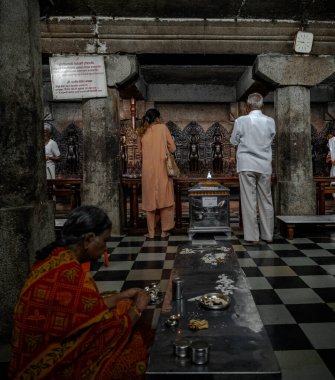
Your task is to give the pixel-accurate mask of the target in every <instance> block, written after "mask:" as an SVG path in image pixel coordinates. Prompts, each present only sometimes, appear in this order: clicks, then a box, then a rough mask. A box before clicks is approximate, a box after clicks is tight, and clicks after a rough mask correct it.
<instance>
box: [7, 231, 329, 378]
mask: <svg viewBox="0 0 335 380" xmlns="http://www.w3.org/2000/svg"><path fill="white" fill-rule="evenodd" d="M242 235H243V234H242V231H241V230H240V229H239V228H238V227H237V226H235V227H233V229H232V232H231V234H230V233H228V234H221V235H205V234H196V235H195V236H194V239H193V241H192V244H194V245H198V244H202V245H210V244H225V245H227V246H232V247H233V248H234V250H235V252H236V254H237V256H238V260H239V263H240V265H241V267H242V269H243V270H244V272H245V274H246V276H247V278H248V281H249V285H250V289H251V292H252V295H253V297H254V300H255V303H256V305H257V308H258V310H259V313H260V316H261V319H262V321H263V323H264V325H265V329H266V331H267V333H268V335H269V337H270V340H271V342H272V345H273V349H274V351H275V354H276V356H277V359H278V362H279V365H280V367H281V371H282V379H283V380H299V379H301V380H302V379H303V380H331V379H335V360H334V359H335V277H334V276H335V230H334V229H333V230H332V229H327V228H322V229H318V228H313V229H310V230H304V231H299V230H297V232H296V238H295V239H294V240H291V241H288V240H286V239H285V238H283V237H281V236H280V235H278V234H277V235H276V236H275V239H274V241H273V243H272V244H269V245H268V244H265V243H264V244H261V245H260V246H258V247H256V246H247V245H245V244H244V243H243V239H242V237H243V236H242ZM186 242H187V243H189V241H188V236H187V235H186V234H180V235H178V234H177V235H176V234H173V235H171V236H170V237H169V238H168V239H166V240H163V239H160V238H158V237H157V238H156V239H154V240H145V238H144V237H143V236H139V235H125V236H120V237H111V240H110V241H109V242H108V243H107V244H108V253H109V266H108V267H107V266H106V265H105V263H104V262H103V260H101V261H99V262H96V263H93V264H92V267H91V274H92V275H93V277H94V279H95V280H96V282H97V284H98V287H99V289H100V291H107V290H109V291H110V290H116V291H120V290H124V289H127V288H129V287H133V286H136V287H144V286H147V285H150V284H151V283H152V282H159V283H160V286H161V288H162V290H163V291H164V290H165V289H166V287H167V283H168V279H169V277H170V274H171V269H172V267H173V263H174V257H175V254H176V252H177V250H178V247H180V246H182V245H183V244H185V243H186ZM159 314H160V305H158V306H149V308H148V309H147V310H146V311H145V313H144V318H146V320H147V321H150V322H151V323H152V325H153V327H155V326H156V324H157V321H158V318H159ZM0 356H1V347H0Z"/></svg>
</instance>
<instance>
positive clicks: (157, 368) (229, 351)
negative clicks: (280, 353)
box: [146, 246, 281, 380]
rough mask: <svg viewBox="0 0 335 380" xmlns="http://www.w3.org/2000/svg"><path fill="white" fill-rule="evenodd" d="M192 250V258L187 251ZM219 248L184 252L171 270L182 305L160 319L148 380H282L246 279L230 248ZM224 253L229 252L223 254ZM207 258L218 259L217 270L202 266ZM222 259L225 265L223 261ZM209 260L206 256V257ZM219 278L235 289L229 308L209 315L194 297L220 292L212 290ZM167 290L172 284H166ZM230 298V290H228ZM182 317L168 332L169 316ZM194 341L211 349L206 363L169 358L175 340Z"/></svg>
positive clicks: (197, 247)
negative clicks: (202, 325) (204, 324)
mask: <svg viewBox="0 0 335 380" xmlns="http://www.w3.org/2000/svg"><path fill="white" fill-rule="evenodd" d="M185 249H192V250H193V251H194V253H190V251H185ZM224 249H225V248H223V247H222V246H207V247H200V246H196V247H194V246H193V247H192V246H190V247H182V249H181V250H180V251H179V252H178V254H177V255H176V259H175V264H174V272H175V274H174V275H176V274H177V275H179V276H180V277H182V278H183V279H184V298H183V300H181V301H180V300H178V301H172V302H171V306H172V310H171V311H170V312H168V313H164V312H162V313H161V316H160V319H159V322H158V326H157V330H156V336H155V341H154V344H153V346H152V348H151V351H150V358H149V366H148V370H147V373H146V379H160V378H171V379H181V378H182V379H215V380H219V379H220V380H221V379H224V380H226V379H243V380H244V379H248V380H251V379H280V378H281V374H280V369H279V366H278V363H277V360H276V357H275V355H274V352H273V349H272V346H271V343H270V341H269V338H268V336H267V334H266V332H265V329H264V326H263V324H262V321H261V319H260V316H259V314H258V311H257V308H256V305H255V303H254V300H253V298H252V295H251V292H250V290H249V289H248V286H247V282H246V277H245V274H244V272H243V271H242V269H241V268H240V266H239V263H238V261H237V258H236V254H235V252H234V251H233V249H232V248H230V249H229V250H228V251H227V252H222V250H224ZM226 249H227V248H226ZM208 254H210V255H211V257H212V258H213V257H214V256H215V255H216V256H219V260H220V261H221V262H218V263H217V265H213V264H211V263H205V262H204V261H203V260H202V258H204V257H205V255H208ZM223 255H225V257H224V259H222V256H223ZM206 257H207V256H206ZM220 275H225V278H226V279H228V282H226V284H228V285H229V281H233V282H231V284H233V286H234V287H235V289H230V291H231V292H232V294H229V296H230V297H231V304H230V305H229V307H228V308H227V309H224V310H207V309H204V308H203V307H201V305H200V304H199V303H198V301H197V300H193V301H192V299H194V298H195V297H197V296H200V295H202V294H204V293H209V292H218V291H219V290H218V289H216V288H215V287H216V286H218V283H217V281H218V280H219V276H220ZM170 285H171V280H170ZM226 291H228V292H229V289H227V288H226ZM170 297H171V287H170V286H169V287H168V290H167V292H166V296H165V300H164V304H163V308H164V307H166V306H167V305H169V303H170V301H169V299H170ZM178 313H181V314H182V317H181V319H180V321H179V324H178V326H177V327H168V326H166V325H165V322H166V320H167V319H168V317H169V316H170V315H171V314H178ZM190 319H206V320H208V322H209V328H208V329H204V330H199V331H192V330H190V329H189V328H188V326H187V324H188V321H189V320H190ZM181 337H183V338H185V337H187V338H190V339H191V340H192V341H196V340H205V341H207V342H208V343H209V344H210V353H209V362H208V363H207V364H205V365H197V364H193V363H192V361H191V358H190V357H187V358H179V357H177V356H175V355H174V353H173V342H174V341H175V340H176V339H177V338H181Z"/></svg>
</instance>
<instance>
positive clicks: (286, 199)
mask: <svg viewBox="0 0 335 380" xmlns="http://www.w3.org/2000/svg"><path fill="white" fill-rule="evenodd" d="M334 71H335V57H334V56H320V57H316V56H300V55H294V56H291V55H287V56H285V55H278V54H265V55H259V56H258V57H257V59H256V62H255V64H254V67H253V72H254V77H256V78H258V79H261V80H263V81H265V82H268V83H270V84H271V85H272V86H277V87H276V89H275V94H274V95H275V119H276V126H277V190H278V191H277V192H276V194H277V199H276V213H277V214H278V215H313V214H315V213H316V198H315V184H314V182H313V170H312V150H311V122H310V90H309V88H310V87H312V86H315V85H316V84H318V83H320V82H321V81H323V80H324V79H325V78H327V77H328V76H330V75H331V74H332V73H333V72H334Z"/></svg>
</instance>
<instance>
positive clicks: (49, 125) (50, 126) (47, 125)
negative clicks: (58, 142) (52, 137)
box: [43, 123, 52, 132]
mask: <svg viewBox="0 0 335 380" xmlns="http://www.w3.org/2000/svg"><path fill="white" fill-rule="evenodd" d="M43 127H44V129H47V130H48V131H49V132H51V129H52V125H51V124H49V123H44V125H43Z"/></svg>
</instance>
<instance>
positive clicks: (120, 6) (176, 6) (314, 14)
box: [40, 0, 335, 21]
mask: <svg viewBox="0 0 335 380" xmlns="http://www.w3.org/2000/svg"><path fill="white" fill-rule="evenodd" d="M40 6H41V15H43V16H45V15H48V16H51V15H53V16H73V15H77V16H82V15H95V16H107V17H157V18H202V19H203V18H246V19H273V20H278V19H282V20H285V19H292V20H298V21H307V20H329V21H332V20H335V2H334V0H178V1H171V0H127V1H125V0H71V1H63V0H40Z"/></svg>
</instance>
